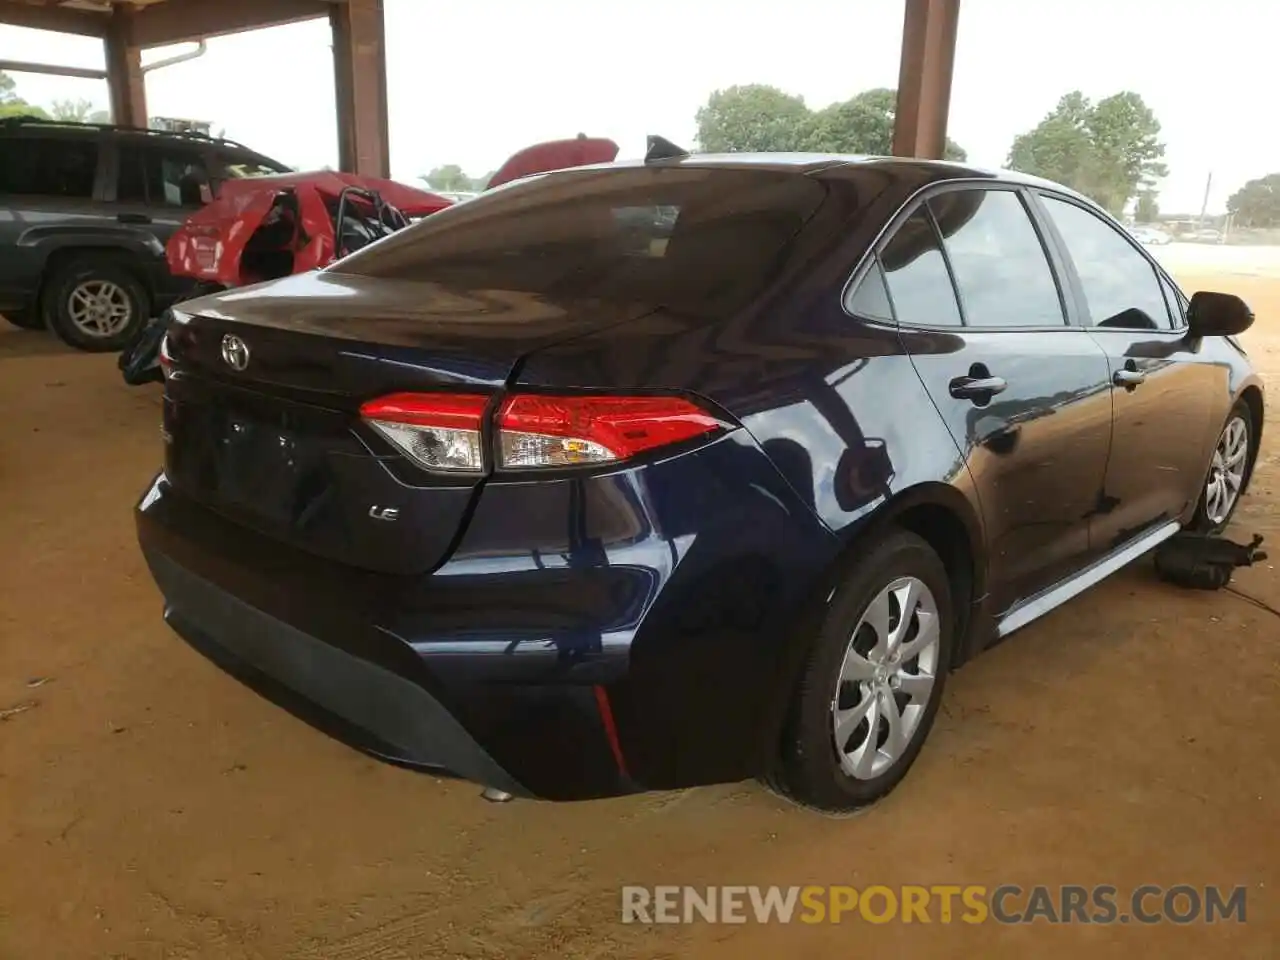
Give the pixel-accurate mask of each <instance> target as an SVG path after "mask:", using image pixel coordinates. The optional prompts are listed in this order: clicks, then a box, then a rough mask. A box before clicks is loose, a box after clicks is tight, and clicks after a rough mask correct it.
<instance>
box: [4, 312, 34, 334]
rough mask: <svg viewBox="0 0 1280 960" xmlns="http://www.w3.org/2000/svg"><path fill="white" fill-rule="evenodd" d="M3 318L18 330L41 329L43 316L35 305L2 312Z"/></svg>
mask: <svg viewBox="0 0 1280 960" xmlns="http://www.w3.org/2000/svg"><path fill="white" fill-rule="evenodd" d="M3 316H4V318H5V319H6V320H8V321H9V322H10V323H11V324H13V325H14V326H15V327H17V328H18V329H19V330H43V329H44V318H43V317H41V316H40V311H39V310H37V309H36V308H35V307H26V308H25V309H23V310H15V311H14V312H12V313H6V314H3Z"/></svg>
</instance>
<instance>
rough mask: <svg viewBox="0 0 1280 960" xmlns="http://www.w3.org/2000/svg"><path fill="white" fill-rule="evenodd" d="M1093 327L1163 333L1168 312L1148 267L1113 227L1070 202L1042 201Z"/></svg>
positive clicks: (1131, 244)
mask: <svg viewBox="0 0 1280 960" xmlns="http://www.w3.org/2000/svg"><path fill="white" fill-rule="evenodd" d="M1043 200H1044V205H1045V209H1046V210H1048V212H1049V217H1050V218H1051V219H1052V220H1053V223H1054V225H1055V226H1056V227H1057V228H1058V232H1059V233H1060V234H1062V239H1063V240H1064V241H1065V243H1066V245H1067V251H1068V252H1069V253H1070V254H1071V260H1072V262H1073V263H1074V264H1075V268H1076V273H1077V274H1078V275H1079V277H1080V285H1081V286H1082V287H1083V288H1084V297H1085V302H1086V304H1087V305H1088V307H1089V321H1090V322H1091V323H1092V324H1093V325H1094V326H1097V327H1104V328H1111V329H1121V330H1168V329H1169V328H1170V327H1171V326H1172V324H1171V322H1170V316H1169V307H1168V305H1167V304H1166V303H1165V299H1164V297H1165V295H1164V291H1163V290H1162V289H1161V286H1160V278H1159V276H1158V275H1157V274H1156V269H1155V267H1153V266H1152V265H1151V262H1150V261H1149V260H1148V259H1147V258H1146V257H1145V256H1143V255H1142V254H1141V253H1140V252H1139V251H1138V250H1137V248H1135V247H1134V245H1133V243H1132V242H1130V241H1129V240H1128V239H1127V238H1126V237H1125V236H1124V234H1122V233H1121V232H1120V231H1119V230H1118V229H1117V228H1116V227H1113V226H1111V224H1109V223H1107V222H1106V221H1104V220H1103V219H1102V218H1101V217H1099V216H1097V215H1095V214H1093V213H1090V212H1089V211H1088V210H1085V209H1084V208H1083V207H1078V206H1076V205H1075V204H1074V203H1068V202H1067V201H1065V200H1059V199H1057V198H1055V197H1044V198H1043Z"/></svg>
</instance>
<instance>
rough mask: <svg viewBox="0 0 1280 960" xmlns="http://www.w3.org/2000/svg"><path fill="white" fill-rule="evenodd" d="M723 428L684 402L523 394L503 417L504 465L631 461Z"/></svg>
mask: <svg viewBox="0 0 1280 960" xmlns="http://www.w3.org/2000/svg"><path fill="white" fill-rule="evenodd" d="M720 426H722V424H721V423H720V421H719V420H717V419H716V418H715V417H713V416H711V415H710V414H709V413H707V412H706V411H705V410H703V409H702V408H701V407H699V406H697V405H695V404H693V403H690V402H689V401H688V400H685V399H683V398H681V397H591V396H581V397H564V396H561V397H548V396H541V395H535V394H520V395H517V396H514V397H511V398H510V399H508V400H507V401H506V402H505V403H503V405H502V409H501V410H500V411H499V413H498V430H499V434H500V437H499V439H500V450H501V458H500V462H501V465H502V466H504V467H510V468H517V469H518V468H526V467H558V466H569V465H572V464H584V463H608V462H611V461H615V460H626V459H628V458H630V457H634V456H635V455H636V454H639V453H644V452H645V451H646V450H652V449H654V448H656V447H665V446H668V445H669V444H673V443H680V442H681V441H683V440H691V439H693V438H694V437H700V436H703V435H704V434H707V433H710V432H711V431H713V430H716V429H718V428H719V427H720Z"/></svg>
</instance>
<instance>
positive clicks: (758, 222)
mask: <svg viewBox="0 0 1280 960" xmlns="http://www.w3.org/2000/svg"><path fill="white" fill-rule="evenodd" d="M824 196H825V188H824V187H823V186H822V184H820V183H819V182H817V181H815V180H813V179H811V178H809V177H805V176H803V175H801V174H797V173H786V172H773V171H763V170H725V169H697V168H670V167H668V168H661V167H659V168H631V167H626V168H609V169H605V170H580V171H565V172H561V173H554V174H545V175H540V176H535V177H531V178H528V179H525V180H520V181H516V182H514V183H511V184H509V185H506V186H503V187H500V188H498V189H495V190H493V191H491V192H486V193H483V194H481V195H480V196H479V197H477V198H476V199H474V200H469V201H468V202H467V203H465V204H461V205H459V206H456V207H449V208H447V209H445V210H442V211H441V212H439V213H436V214H433V215H432V216H430V217H428V218H427V219H426V220H424V221H422V222H420V223H418V224H416V225H414V226H412V227H410V228H408V229H406V230H403V231H401V232H400V233H398V234H396V235H395V236H393V237H391V238H390V239H388V240H385V241H384V242H382V243H379V244H377V245H375V246H372V247H370V248H369V249H367V250H364V251H361V252H360V253H357V254H355V255H354V256H351V257H348V258H346V259H344V260H341V261H339V262H338V263H335V264H334V265H333V266H332V267H330V268H329V269H330V270H332V271H334V272H337V273H347V274H355V275H358V276H367V277H381V278H386V279H395V280H414V281H425V282H431V283H439V284H442V285H446V286H457V287H461V288H465V289H472V290H514V291H522V292H528V293H534V294H541V295H546V296H568V297H592V298H599V299H605V300H632V301H635V300H639V301H644V302H648V303H654V304H660V305H662V306H666V307H671V308H683V309H687V310H694V311H701V310H714V311H717V312H718V311H721V310H725V309H733V308H737V307H739V306H742V305H745V303H747V302H748V301H749V300H750V299H751V298H752V297H753V296H754V295H756V294H757V293H758V292H759V291H760V290H762V289H763V288H764V286H765V285H767V284H768V283H769V281H770V279H771V276H772V273H773V271H774V270H775V268H776V267H777V266H778V265H779V264H780V262H781V259H782V255H783V254H784V253H785V251H786V249H787V247H788V245H789V243H790V241H791V240H792V238H793V237H795V236H796V234H797V233H798V232H799V230H800V228H801V227H802V226H803V225H804V223H805V221H806V220H807V219H808V218H809V217H810V216H812V215H813V213H814V212H815V211H816V210H817V208H818V206H819V204H820V203H821V202H822V199H823V197H824Z"/></svg>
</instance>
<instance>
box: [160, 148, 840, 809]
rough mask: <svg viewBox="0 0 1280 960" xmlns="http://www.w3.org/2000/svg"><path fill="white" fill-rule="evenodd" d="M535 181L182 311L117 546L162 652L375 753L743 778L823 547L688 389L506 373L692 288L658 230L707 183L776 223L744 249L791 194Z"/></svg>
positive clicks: (648, 775) (518, 771)
mask: <svg viewBox="0 0 1280 960" xmlns="http://www.w3.org/2000/svg"><path fill="white" fill-rule="evenodd" d="M557 176H558V177H561V178H564V179H565V182H564V183H563V184H557V182H555V178H554V177H553V178H552V181H551V182H549V183H542V184H538V183H534V184H517V185H515V186H513V187H509V188H507V189H506V190H503V191H496V192H495V194H494V195H493V197H492V198H482V199H481V200H478V201H475V202H473V203H470V204H466V205H464V206H463V207H459V208H457V209H454V210H449V211H445V212H444V213H441V214H438V215H436V216H434V217H432V218H430V220H429V221H427V222H425V223H423V224H421V225H419V226H418V227H415V228H411V229H410V230H407V231H403V232H402V233H401V234H399V235H397V236H395V237H392V238H390V239H389V240H387V241H384V242H382V243H379V244H377V245H375V246H373V247H370V248H368V249H367V250H366V251H364V252H362V253H360V254H357V255H356V256H354V257H351V258H348V260H346V261H343V262H341V263H339V264H338V265H337V266H336V267H335V268H332V269H330V270H328V271H323V272H320V273H316V274H309V275H303V276H297V277H291V278H287V279H285V280H282V281H277V282H274V283H272V284H268V285H263V286H260V287H256V288H248V289H245V290H239V291H232V292H228V293H223V294H219V295H216V296H214V297H209V298H204V299H201V300H198V301H193V302H192V303H190V304H184V305H183V309H182V312H181V313H179V314H178V316H177V318H176V322H175V324H174V326H173V328H172V329H171V331H170V332H169V334H168V336H167V339H166V342H165V345H164V351H163V358H162V363H163V366H164V369H165V374H166V382H165V399H164V440H165V450H166V454H165V465H164V470H163V472H162V473H161V474H159V475H158V476H157V478H156V479H155V481H154V482H153V483H152V485H151V486H150V488H149V489H148V490H147V492H146V493H145V494H144V496H143V498H142V500H141V502H140V504H139V506H138V510H137V522H138V531H139V540H140V543H141V545H142V549H143V552H144V554H145V556H146V559H147V563H148V564H149V566H150V568H151V571H152V573H153V575H154V577H155V580H156V582H157V584H158V586H159V588H160V591H161V593H162V594H163V596H164V603H165V618H166V620H167V621H168V622H169V623H170V624H171V626H172V627H173V628H174V629H175V630H176V631H177V632H178V633H179V634H181V635H182V636H183V637H185V638H186V639H187V640H188V641H190V642H191V643H192V644H193V645H194V646H196V647H197V648H198V649H200V650H201V651H202V652H204V653H205V654H206V655H208V656H210V657H211V658H213V659H215V660H216V661H218V662H220V663H222V664H223V665H224V666H226V667H227V668H229V669H231V670H232V671H233V672H234V673H236V674H237V675H239V676H241V677H242V678H243V679H245V680H247V681H248V682H250V683H252V684H254V685H255V686H257V687H258V688H259V689H260V690H262V691H263V692H264V693H267V694H268V695H270V696H273V697H274V698H275V699H277V700H278V701H280V702H281V703H283V704H284V705H286V706H289V707H290V708H292V709H295V711H296V712H299V713H301V714H302V715H304V716H306V717H307V718H308V719H312V720H316V721H319V722H321V723H322V725H324V726H325V727H326V728H327V729H329V730H330V731H331V732H335V733H338V734H339V735H341V736H343V737H344V739H348V740H350V741H351V742H354V743H356V744H357V745H359V746H361V747H362V748H364V749H367V750H369V751H371V752H374V753H376V754H380V755H382V756H385V757H388V758H391V759H395V760H398V761H401V762H404V763H407V764H411V765H415V766H423V767H430V768H439V769H443V770H448V771H451V772H453V773H456V774H458V775H461V776H463V777H466V778H468V779H471V780H474V781H477V782H479V783H482V784H486V785H488V786H492V787H496V788H499V789H501V790H505V791H507V792H510V793H513V794H516V795H532V796H540V797H546V798H553V799H567V798H579V797H591V796H602V795H609V794H615V793H621V792H627V791H630V790H634V789H637V788H640V787H666V786H676V785H682V784H687V783H696V782H708V781H713V780H719V779H731V778H735V777H741V776H745V775H747V774H748V773H749V772H751V767H752V764H753V762H754V760H755V745H754V743H753V740H754V738H753V737H751V736H750V735H746V733H745V731H747V730H748V729H749V728H751V727H753V726H754V725H756V724H757V723H758V722H759V721H760V719H761V718H760V717H759V716H758V708H759V706H760V704H761V703H762V697H764V696H765V694H766V692H767V688H768V686H769V677H770V676H771V671H772V670H773V669H774V667H775V665H776V662H775V658H776V656H777V655H778V650H777V643H776V637H777V634H776V624H775V623H774V622H773V620H772V619H771V618H772V617H773V616H774V615H775V614H777V615H779V616H786V615H788V614H787V613H784V611H785V612H789V611H792V610H794V609H795V607H796V605H797V604H798V603H799V601H800V599H801V598H800V596H799V594H798V591H799V590H800V589H801V586H800V585H801V584H802V582H804V581H803V574H804V572H805V570H806V569H807V568H808V567H809V566H812V565H816V564H819V563H820V562H821V561H822V560H823V559H824V558H825V556H826V551H827V550H828V549H829V547H830V546H833V545H832V544H830V543H829V537H828V536H827V535H826V533H825V531H824V530H822V529H821V528H820V525H819V524H817V522H816V520H815V519H814V518H813V517H812V515H811V514H810V513H809V512H808V511H807V510H806V509H805V508H804V507H803V506H802V505H800V504H799V502H798V501H797V500H796V498H795V496H794V494H793V493H792V492H791V491H790V489H789V488H788V487H787V485H786V484H785V482H783V481H782V480H781V478H780V476H779V475H778V474H777V472H776V470H774V469H773V468H772V466H771V465H770V464H769V461H768V460H767V459H766V458H764V457H763V455H762V454H761V453H760V451H759V449H758V448H757V447H756V445H755V443H754V441H753V440H752V439H751V438H750V437H749V435H747V434H746V431H744V430H742V429H741V428H740V427H739V426H738V424H737V423H736V422H735V420H734V418H733V416H732V414H731V413H729V412H728V411H726V410H724V409H721V408H720V407H719V406H717V404H716V403H715V402H714V401H713V400H712V399H709V398H707V397H704V396H699V395H696V394H690V393H688V392H684V391H680V392H676V391H671V390H667V389H664V388H663V387H662V384H661V383H656V384H654V385H653V386H652V388H646V389H644V390H640V391H636V390H629V391H621V392H620V391H617V390H614V389H610V386H609V384H608V383H607V378H606V377H603V376H602V375H601V374H600V373H599V372H593V371H589V370H583V371H580V375H577V376H573V377H571V378H569V379H568V380H567V381H566V382H565V383H564V384H562V385H559V386H555V387H548V386H547V385H546V384H541V385H539V386H538V387H537V388H534V387H532V386H528V385H524V384H522V383H521V379H520V369H521V366H522V364H524V363H525V362H526V361H527V360H528V359H529V358H530V357H533V356H535V355H536V354H537V353H538V351H540V350H544V349H546V348H548V347H550V346H552V345H554V344H558V343H564V342H566V341H567V340H570V339H572V338H575V337H579V336H583V335H586V334H593V333H599V332H600V331H603V330H608V329H609V328H611V327H614V326H619V325H624V324H629V323H634V322H636V321H638V320H641V319H643V318H646V317H648V318H652V317H653V316H654V315H656V314H660V313H661V312H663V311H668V310H672V309H674V308H673V305H672V303H671V302H669V301H672V300H675V299H676V298H678V297H681V296H683V297H686V298H689V297H692V296H697V294H696V292H691V288H690V287H689V285H688V282H687V280H685V281H682V283H683V286H680V287H677V286H674V285H673V281H672V280H671V277H672V274H671V273H670V271H671V270H672V269H673V267H674V266H676V264H674V262H673V260H672V259H670V257H671V256H672V255H679V254H680V250H678V249H676V246H675V245H676V244H677V243H679V242H680V241H679V240H678V239H677V238H678V236H679V230H680V223H681V220H680V218H681V217H688V218H689V219H688V220H687V224H688V225H689V229H690V230H693V231H694V232H693V233H691V234H690V239H691V240H695V241H696V240H699V239H701V240H703V241H705V240H707V239H708V235H707V234H706V233H705V232H704V233H702V234H701V235H699V234H698V233H697V231H696V230H694V228H695V227H696V226H697V225H698V224H699V223H708V222H713V221H714V222H715V229H717V230H724V229H725V228H726V224H725V223H723V222H720V221H717V220H716V214H715V211H717V210H720V211H724V210H733V209H735V208H736V209H743V208H744V205H743V204H736V205H735V204H734V203H729V204H727V205H726V204H725V202H724V201H725V196H724V191H725V190H726V189H729V190H737V191H738V192H739V193H740V194H742V193H744V192H745V193H749V194H752V195H754V196H756V197H757V199H756V200H754V201H749V202H747V203H745V208H746V209H750V208H751V207H752V206H753V204H754V205H756V206H758V205H759V204H760V203H761V202H764V203H766V204H773V206H774V207H775V208H776V209H775V210H774V212H775V213H778V212H780V213H782V214H785V215H784V216H779V217H773V218H771V219H770V221H769V222H770V223H772V224H773V226H772V227H771V229H773V230H774V234H772V235H771V240H770V242H771V243H772V245H773V250H772V254H771V255H772V256H773V257H774V258H779V257H782V256H783V255H784V254H785V251H786V249H787V247H788V244H789V243H790V242H791V240H792V238H793V237H794V236H795V234H796V233H797V232H798V231H799V229H800V228H801V227H802V225H803V223H804V222H805V219H806V218H807V216H808V215H810V214H811V213H812V210H813V208H815V207H816V205H817V203H818V202H819V201H820V192H819V195H817V196H815V194H814V193H813V192H811V191H809V190H807V189H801V190H799V191H798V192H797V191H791V192H789V191H788V190H787V189H782V190H781V192H780V193H778V192H776V191H775V195H770V194H769V190H768V187H769V186H770V183H767V182H761V181H760V180H759V179H754V180H753V179H751V178H750V177H748V178H747V179H746V180H743V179H742V178H741V177H739V178H738V182H728V183H726V182H725V181H723V180H720V179H718V178H709V177H708V176H707V172H706V171H701V172H699V171H689V170H680V169H679V168H675V169H670V170H667V171H665V172H664V171H655V170H650V169H644V168H638V169H634V170H630V171H626V170H615V171H611V172H609V173H608V174H607V176H608V177H611V178H612V179H605V180H601V181H599V182H596V181H587V180H578V181H572V180H568V178H570V177H584V176H585V177H593V176H595V177H600V174H598V173H596V174H593V173H592V172H590V171H588V172H584V173H576V174H563V175H557ZM711 180H715V181H716V182H715V184H714V187H715V189H714V190H713V189H712V187H711ZM731 180H732V178H731ZM773 186H774V187H777V184H773ZM762 188H763V192H762ZM549 193H551V194H553V195H551V196H548V194H549ZM565 194H569V195H571V196H572V198H573V201H574V202H573V205H572V206H573V210H572V211H571V212H569V213H567V214H566V212H565V210H564V209H563V205H564V202H565V201H564V199H563V196H562V195H565ZM760 197H764V198H765V199H763V200H761V199H759V198H760ZM539 201H542V202H543V203H544V204H546V209H545V211H543V212H541V213H540V212H539V209H538V203H539ZM637 211H639V213H637ZM673 211H678V212H676V213H673ZM700 211H703V213H701V214H700ZM673 216H674V217H675V220H674V223H675V228H674V230H675V231H676V232H675V233H672V229H673V228H672V222H673V221H672V217H673ZM700 216H701V217H702V219H701V220H699V217H700ZM723 216H724V215H723V214H721V215H720V217H721V220H723ZM602 218H603V219H602ZM756 220H757V222H758V221H759V218H756ZM637 223H639V227H637ZM739 226H740V225H739ZM646 230H647V231H648V232H647V233H646ZM611 231H612V232H611ZM637 232H638V233H639V236H637ZM669 246H670V249H668V247H669ZM704 246H705V244H704V245H703V247H704ZM701 248H702V247H698V246H695V245H692V244H691V245H690V246H689V248H688V249H690V250H691V251H693V250H697V249H701ZM681 272H682V273H687V270H686V271H681ZM723 279H724V278H723V277H719V278H717V277H710V276H708V277H704V278H703V282H705V283H710V284H712V285H713V286H714V287H715V291H716V297H717V299H716V300H715V312H719V313H720V314H723V311H724V310H726V309H736V308H737V306H739V305H740V304H739V303H737V302H736V301H735V299H734V298H733V297H730V298H728V299H727V300H726V299H725V296H724V288H723V284H722V283H721V284H719V285H717V283H718V281H722V280H723ZM655 292H656V295H654V294H655ZM751 296H752V291H751V290H749V289H747V290H742V291H739V294H738V298H737V300H739V301H740V300H742V299H743V298H747V299H749V298H750V297H751ZM708 303H709V301H707V300H706V299H705V298H704V299H701V300H698V301H697V302H696V303H694V302H693V301H689V302H688V304H686V305H687V306H689V307H698V308H703V307H706V306H707V304H708ZM708 315H710V314H708ZM800 555H804V560H803V562H795V561H794V560H793V559H789V558H792V557H793V556H800ZM782 566H787V568H788V569H787V570H785V571H783V570H782V569H780V567H782ZM771 638H772V639H771ZM716 685H721V686H719V687H718V688H717V689H710V688H709V687H711V686H716ZM726 730H727V731H730V736H729V737H728V742H725V738H724V737H723V736H721V733H722V732H724V731H726ZM735 732H736V734H737V737H736V740H735V737H734V735H733V734H734V733H735Z"/></svg>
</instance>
